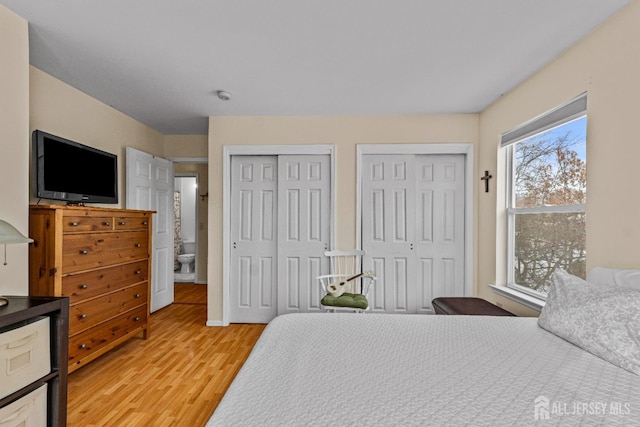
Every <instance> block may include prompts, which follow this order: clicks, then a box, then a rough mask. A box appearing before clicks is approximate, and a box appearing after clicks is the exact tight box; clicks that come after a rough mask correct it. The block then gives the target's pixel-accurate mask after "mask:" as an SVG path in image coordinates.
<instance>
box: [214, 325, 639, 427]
mask: <svg viewBox="0 0 640 427" xmlns="http://www.w3.org/2000/svg"><path fill="white" fill-rule="evenodd" d="M536 321H537V319H533V318H517V317H488V316H427V315H375V314H366V315H354V314H325V313H323V314H289V315H284V316H280V317H277V318H276V319H274V320H273V321H272V322H271V323H270V324H269V325H268V326H267V328H266V329H265V332H264V333H263V336H262V337H261V338H260V340H259V341H258V343H257V344H256V346H255V348H254V350H253V352H252V353H251V355H250V356H249V359H248V360H247V362H246V363H245V364H244V366H243V367H242V369H241V370H240V372H239V373H238V375H237V377H236V378H235V380H234V381H233V383H232V384H231V386H230V388H229V390H228V391H227V393H226V395H225V396H224V398H223V400H222V402H221V403H220V405H219V406H218V408H217V409H216V411H215V413H214V414H213V416H212V418H211V419H210V420H209V423H208V425H209V426H298V425H309V426H391V425H399V426H412V425H456V426H459V425H470V426H521V425H545V426H546V425H563V426H564V425H620V426H632V425H640V376H637V375H634V374H632V373H630V372H628V371H625V370H624V369H621V368H618V367H616V366H614V365H612V364H610V363H608V362H606V361H604V360H601V359H599V358H598V357H596V356H593V355H591V354H589V353H587V352H585V351H583V350H581V349H580V348H578V347H576V346H574V345H572V344H570V343H568V342H566V341H564V340H562V339H560V338H558V337H556V336H555V335H553V334H551V333H549V332H546V331H545V330H543V329H541V328H539V327H538V325H537V323H536ZM536 399H537V408H538V412H536ZM545 399H548V400H545ZM596 412H599V413H596ZM536 416H537V418H540V419H537V418H536ZM547 416H548V419H547V420H544V418H546V417H547Z"/></svg>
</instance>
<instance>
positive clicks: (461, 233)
mask: <svg viewBox="0 0 640 427" xmlns="http://www.w3.org/2000/svg"><path fill="white" fill-rule="evenodd" d="M416 171H417V173H416V175H417V176H416V178H417V185H416V189H417V195H416V200H417V206H416V208H417V209H416V210H417V219H418V221H417V224H416V226H417V230H416V231H417V233H416V256H417V258H418V265H417V268H418V272H417V275H418V280H417V282H416V283H417V285H418V301H417V309H418V310H417V311H418V313H432V312H433V308H432V306H431V301H432V300H433V299H434V298H437V297H444V296H447V297H462V296H464V283H465V281H464V279H465V277H464V263H465V258H464V239H465V230H464V208H465V193H464V178H465V171H464V156H463V155H461V154H458V155H455V154H454V155H443V154H435V155H420V156H416Z"/></svg>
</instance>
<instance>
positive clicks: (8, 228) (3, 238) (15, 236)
mask: <svg viewBox="0 0 640 427" xmlns="http://www.w3.org/2000/svg"><path fill="white" fill-rule="evenodd" d="M31 242H33V239H30V238H28V237H26V236H23V235H22V233H20V232H19V231H18V230H16V228H15V227H14V226H13V225H11V224H9V223H8V222H7V221H3V220H1V219H0V245H10V244H13V243H31Z"/></svg>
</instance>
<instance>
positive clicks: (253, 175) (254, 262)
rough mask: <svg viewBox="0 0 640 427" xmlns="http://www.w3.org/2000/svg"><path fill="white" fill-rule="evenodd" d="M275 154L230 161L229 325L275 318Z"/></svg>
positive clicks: (235, 157) (276, 171) (260, 321)
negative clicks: (230, 246)
mask: <svg viewBox="0 0 640 427" xmlns="http://www.w3.org/2000/svg"><path fill="white" fill-rule="evenodd" d="M277 202H278V158H277V156H233V157H231V242H232V248H231V271H230V281H231V288H230V299H231V301H230V312H229V313H230V318H229V320H230V322H232V323H267V322H269V321H270V320H271V319H273V318H274V317H275V316H276V314H277V299H276V298H277V294H276V288H277V286H276V283H277V206H278V203H277Z"/></svg>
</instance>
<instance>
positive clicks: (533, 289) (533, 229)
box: [502, 95, 587, 298]
mask: <svg viewBox="0 0 640 427" xmlns="http://www.w3.org/2000/svg"><path fill="white" fill-rule="evenodd" d="M586 129H587V117H586V95H582V96H580V97H578V98H576V99H574V100H573V101H571V102H570V103H568V104H566V105H564V106H562V107H559V108H557V109H555V110H553V111H551V112H549V113H547V114H545V115H543V116H540V117H538V118H536V119H534V120H532V121H531V122H529V123H526V124H525V125H523V126H521V127H519V128H517V129H514V130H513V131H511V132H508V133H506V134H504V135H503V136H502V147H503V149H505V150H507V153H506V158H507V162H508V163H507V173H508V176H509V179H507V188H506V191H507V195H506V196H507V197H506V200H507V207H506V208H507V236H508V237H507V239H508V241H507V256H508V259H507V268H508V271H507V280H508V286H510V287H512V288H517V289H518V290H521V291H525V292H527V293H530V294H533V295H534V296H538V297H542V298H544V296H546V294H547V292H548V290H549V286H550V284H551V277H552V275H553V272H554V271H555V269H556V268H562V269H564V270H566V271H568V272H569V273H571V274H574V275H576V276H579V277H582V278H584V277H585V276H586V238H585V225H586V214H585V210H586V196H587V180H586V178H587V175H586V173H587V161H586Z"/></svg>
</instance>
